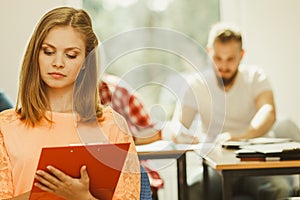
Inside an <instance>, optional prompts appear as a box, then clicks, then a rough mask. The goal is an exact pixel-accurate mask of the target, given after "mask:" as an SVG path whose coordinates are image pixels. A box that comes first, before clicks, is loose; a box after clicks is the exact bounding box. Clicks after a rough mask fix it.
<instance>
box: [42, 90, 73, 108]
mask: <svg viewBox="0 0 300 200" xmlns="http://www.w3.org/2000/svg"><path fill="white" fill-rule="evenodd" d="M47 96H48V99H49V103H50V107H51V110H52V111H53V112H62V113H71V112H72V110H73V102H72V101H73V90H68V91H66V90H59V89H49V90H48V91H47Z"/></svg>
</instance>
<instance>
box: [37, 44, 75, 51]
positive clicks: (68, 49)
mask: <svg viewBox="0 0 300 200" xmlns="http://www.w3.org/2000/svg"><path fill="white" fill-rule="evenodd" d="M43 45H47V46H49V47H51V48H53V49H56V47H55V46H53V45H52V44H49V43H43V44H42V46H43ZM74 49H76V50H78V51H81V49H80V48H79V47H68V48H65V50H67V51H70V50H74Z"/></svg>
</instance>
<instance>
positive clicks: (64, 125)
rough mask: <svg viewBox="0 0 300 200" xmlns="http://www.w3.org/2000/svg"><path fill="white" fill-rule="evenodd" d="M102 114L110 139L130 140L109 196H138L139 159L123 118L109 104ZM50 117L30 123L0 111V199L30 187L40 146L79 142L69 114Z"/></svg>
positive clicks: (137, 197) (116, 141) (126, 197)
mask: <svg viewBox="0 0 300 200" xmlns="http://www.w3.org/2000/svg"><path fill="white" fill-rule="evenodd" d="M49 113H50V112H49ZM103 116H104V120H103V121H100V122H99V123H98V124H99V127H100V129H101V131H102V132H103V133H104V136H105V138H106V139H107V140H108V141H109V142H110V143H122V142H130V143H131V145H130V150H129V153H128V156H127V159H126V161H125V165H124V168H123V170H122V172H121V176H120V179H119V182H118V185H117V188H116V190H115V193H114V197H113V199H123V200H124V199H139V197H140V171H139V170H140V167H139V161H138V157H137V153H136V149H135V145H134V142H133V140H132V137H131V135H130V134H129V132H128V128H127V125H126V122H125V120H124V119H123V118H122V117H120V115H118V114H117V113H116V112H113V111H112V109H111V108H109V107H108V108H105V109H104V110H103ZM51 119H52V121H53V122H54V123H53V124H52V125H51V124H50V123H40V124H39V125H36V126H35V127H30V126H26V125H25V124H24V123H23V122H22V121H20V120H19V119H18V116H17V114H16V113H15V111H14V110H12V109H11V110H6V111H3V112H2V113H0V161H1V162H0V199H4V198H11V197H15V196H18V195H20V194H23V193H25V192H28V191H30V190H31V187H32V183H33V180H34V174H35V171H36V167H37V163H38V160H39V156H40V152H41V149H42V147H51V146H66V145H69V144H76V143H77V144H78V143H81V139H82V138H80V136H79V133H80V131H78V129H77V128H76V123H75V120H74V117H73V114H71V113H54V112H53V113H52V118H51ZM129 183H130V184H129Z"/></svg>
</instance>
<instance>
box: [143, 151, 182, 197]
mask: <svg viewBox="0 0 300 200" xmlns="http://www.w3.org/2000/svg"><path fill="white" fill-rule="evenodd" d="M185 153H186V151H184V150H162V151H152V152H151V151H149V152H138V155H139V159H140V160H147V159H176V160H177V188H178V199H179V200H186V199H188V191H187V189H188V188H187V182H186V154H185Z"/></svg>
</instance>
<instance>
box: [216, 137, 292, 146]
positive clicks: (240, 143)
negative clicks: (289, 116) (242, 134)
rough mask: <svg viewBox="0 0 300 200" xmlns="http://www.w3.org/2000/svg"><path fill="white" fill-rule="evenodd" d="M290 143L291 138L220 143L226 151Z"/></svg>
mask: <svg viewBox="0 0 300 200" xmlns="http://www.w3.org/2000/svg"><path fill="white" fill-rule="evenodd" d="M291 141H292V139H291V138H272V137H258V138H252V139H248V140H240V141H225V142H224V143H222V147H224V148H228V149H241V148H243V147H244V146H247V145H258V144H278V143H286V142H291Z"/></svg>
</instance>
